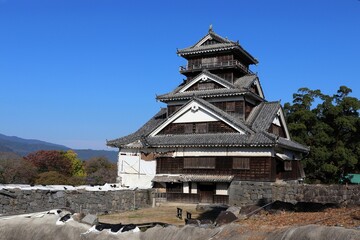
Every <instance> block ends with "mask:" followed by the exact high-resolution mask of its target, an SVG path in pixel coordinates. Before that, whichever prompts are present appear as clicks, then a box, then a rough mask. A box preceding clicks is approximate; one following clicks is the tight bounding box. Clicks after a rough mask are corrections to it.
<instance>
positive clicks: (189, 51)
mask: <svg viewBox="0 0 360 240" xmlns="http://www.w3.org/2000/svg"><path fill="white" fill-rule="evenodd" d="M230 50H238V51H240V52H241V53H242V54H243V55H245V56H246V57H247V58H248V59H249V60H250V61H251V62H252V63H253V64H258V63H259V62H258V60H257V59H256V58H254V57H253V56H251V55H250V53H248V52H247V51H246V50H244V49H243V48H242V47H241V46H239V45H234V46H228V47H214V48H208V49H198V48H194V49H182V50H178V51H177V54H178V55H179V56H182V57H185V56H190V55H196V54H201V53H213V52H221V51H230Z"/></svg>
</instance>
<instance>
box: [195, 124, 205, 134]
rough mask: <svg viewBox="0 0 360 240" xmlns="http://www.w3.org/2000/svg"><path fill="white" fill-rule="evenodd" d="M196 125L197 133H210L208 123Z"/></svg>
mask: <svg viewBox="0 0 360 240" xmlns="http://www.w3.org/2000/svg"><path fill="white" fill-rule="evenodd" d="M195 125H196V126H195V127H196V129H195V132H196V133H207V132H208V124H207V123H196V124H195Z"/></svg>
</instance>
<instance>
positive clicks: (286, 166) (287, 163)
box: [284, 161, 292, 171]
mask: <svg viewBox="0 0 360 240" xmlns="http://www.w3.org/2000/svg"><path fill="white" fill-rule="evenodd" d="M284 170H285V171H292V162H291V161H284Z"/></svg>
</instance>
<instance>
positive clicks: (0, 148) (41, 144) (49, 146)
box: [0, 134, 117, 162]
mask: <svg viewBox="0 0 360 240" xmlns="http://www.w3.org/2000/svg"><path fill="white" fill-rule="evenodd" d="M39 150H63V151H67V150H73V151H75V152H76V153H77V154H78V157H79V158H80V159H82V160H88V159H90V158H92V157H106V158H107V159H109V160H110V161H111V162H116V161H117V152H116V151H106V150H92V149H71V148H69V147H66V146H64V145H59V144H54V143H49V142H45V141H40V140H35V139H23V138H19V137H15V136H6V135H3V134H0V152H13V153H16V154H18V155H20V156H26V155H28V154H29V153H31V152H36V151H39Z"/></svg>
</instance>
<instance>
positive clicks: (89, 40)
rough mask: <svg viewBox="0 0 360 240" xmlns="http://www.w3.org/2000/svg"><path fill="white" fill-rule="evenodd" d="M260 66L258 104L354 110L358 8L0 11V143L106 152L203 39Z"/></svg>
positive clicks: (91, 2) (42, 2) (130, 5)
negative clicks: (317, 97)
mask: <svg viewBox="0 0 360 240" xmlns="http://www.w3.org/2000/svg"><path fill="white" fill-rule="evenodd" d="M210 24H212V25H213V29H214V31H215V32H216V33H218V34H219V35H221V36H224V37H228V38H229V39H231V40H239V41H240V44H241V45H242V46H243V47H244V48H245V49H246V50H247V51H248V52H250V53H251V54H252V55H253V56H254V57H255V58H257V59H258V60H259V64H258V65H257V66H253V67H252V70H253V71H254V72H257V73H258V76H259V77H260V81H261V83H262V87H263V90H264V92H265V96H266V99H267V100H269V101H274V100H281V102H282V103H285V102H289V101H291V100H292V94H293V93H295V92H296V91H297V89H299V88H300V87H309V88H311V89H321V90H322V91H323V92H324V93H327V94H333V93H335V92H336V90H337V89H338V88H339V86H341V85H346V86H348V87H350V88H351V89H352V90H353V93H352V96H354V97H357V98H360V94H359V91H360V83H359V81H360V1H359V0H316V1H314V0H297V1H295V0H292V1H290V0H281V1H280V0H272V1H269V0H229V1H214V0H208V1H186V0H183V1H165V0H164V1H156V0H154V1H138V0H134V1H115V0H101V1H100V0H98V1H95V0H51V1H50V0H31V1H29V0H0V133H3V134H6V135H11V136H13V135H15V136H19V137H23V138H32V139H40V140H45V141H49V142H53V143H58V144H64V145H67V146H69V147H73V148H93V149H106V146H105V142H106V139H109V140H110V139H114V138H118V137H120V136H123V135H126V134H129V133H131V132H133V131H135V130H136V129H137V128H139V127H140V126H141V125H142V124H144V123H145V122H146V121H147V120H148V119H149V118H150V117H151V116H153V115H154V114H155V113H156V112H157V111H158V110H159V109H160V107H164V105H163V104H162V103H160V102H156V100H155V96H156V94H163V93H166V92H169V91H171V90H173V89H174V88H175V87H176V86H177V85H178V84H180V83H181V82H182V79H183V78H184V77H183V76H182V75H180V73H179V72H178V68H179V66H180V65H185V64H186V61H185V60H184V59H182V58H181V57H178V56H177V55H176V49H177V48H179V49H181V48H185V47H188V46H190V45H192V44H194V43H195V42H197V41H198V40H199V39H200V38H201V37H203V36H204V35H205V34H206V33H207V31H208V28H209V25H210Z"/></svg>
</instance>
